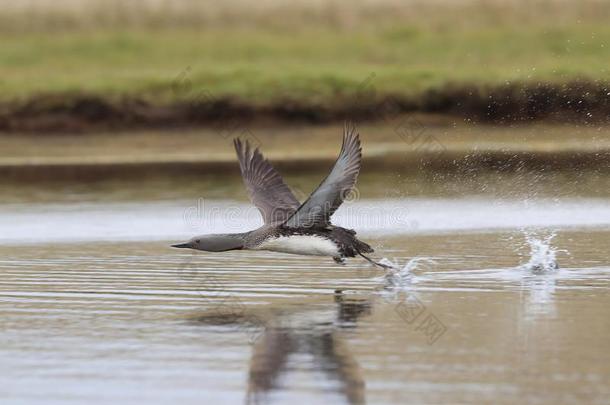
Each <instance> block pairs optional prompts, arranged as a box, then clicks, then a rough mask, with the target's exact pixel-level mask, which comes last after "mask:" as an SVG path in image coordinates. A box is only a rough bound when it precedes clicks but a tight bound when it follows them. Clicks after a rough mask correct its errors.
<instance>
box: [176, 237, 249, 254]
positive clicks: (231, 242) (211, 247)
mask: <svg viewBox="0 0 610 405" xmlns="http://www.w3.org/2000/svg"><path fill="white" fill-rule="evenodd" d="M172 247H175V248H188V249H196V250H204V251H206V252H226V251H227V250H237V249H243V247H244V239H243V235H242V234H210V235H201V236H195V237H194V238H191V239H190V240H189V241H188V242H184V243H178V244H175V245H172Z"/></svg>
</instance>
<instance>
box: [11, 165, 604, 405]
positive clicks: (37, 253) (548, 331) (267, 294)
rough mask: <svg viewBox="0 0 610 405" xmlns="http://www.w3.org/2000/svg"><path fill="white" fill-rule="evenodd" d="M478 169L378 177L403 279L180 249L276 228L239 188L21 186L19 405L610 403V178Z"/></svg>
mask: <svg viewBox="0 0 610 405" xmlns="http://www.w3.org/2000/svg"><path fill="white" fill-rule="evenodd" d="M465 177H467V176H465ZM465 177H461V178H460V177H458V178H453V179H447V178H444V179H440V180H438V179H431V178H419V177H415V178H413V177H406V178H404V177H403V180H404V181H394V182H393V183H392V182H390V180H387V179H386V178H385V177H383V176H381V177H380V176H373V175H371V176H370V177H367V176H363V179H362V181H361V183H360V185H359V189H358V193H357V194H356V195H355V196H354V199H353V201H350V202H348V203H346V204H345V205H344V206H343V207H342V208H341V210H340V211H339V212H338V213H337V215H336V218H335V222H336V223H337V224H340V225H345V226H350V227H354V228H356V229H357V230H358V232H359V235H360V237H361V238H362V239H363V240H365V241H367V242H369V243H370V244H372V245H373V246H374V247H375V248H376V250H377V252H376V253H375V257H376V258H378V259H381V258H386V259H388V260H390V261H392V262H393V263H394V264H395V266H396V271H394V272H391V273H388V274H386V273H384V272H382V271H379V270H378V269H376V268H372V267H371V266H370V265H368V264H367V263H366V262H365V261H363V260H361V259H351V260H349V261H348V263H347V265H345V266H340V265H337V264H335V263H334V262H333V261H332V260H330V259H326V258H316V257H300V256H291V255H283V254H275V253H269V252H247V251H243V252H230V253H223V254H215V253H197V252H190V251H184V250H176V249H171V248H169V244H170V243H175V242H177V241H181V240H183V239H185V238H187V237H190V236H192V235H194V234H196V233H198V232H199V233H203V232H218V231H224V232H227V231H228V232H231V231H241V230H246V229H249V228H252V227H255V226H257V225H258V224H259V223H260V219H259V218H258V217H257V215H258V214H257V212H256V210H254V209H253V208H252V207H250V206H249V205H248V204H247V203H246V202H245V201H244V200H243V191H241V185H240V183H239V180H238V179H233V180H232V181H230V182H225V181H224V180H223V181H216V182H215V181H213V180H210V179H201V181H200V183H198V182H197V181H195V180H193V179H190V180H189V181H184V182H182V183H181V182H173V181H170V180H167V179H166V180H159V181H153V182H148V181H143V182H133V183H120V182H119V183H108V184H105V183H104V184H97V185H89V186H79V185H74V184H51V185H49V184H45V185H38V186H31V185H30V186H10V187H6V188H4V189H3V190H2V195H3V197H4V199H3V201H4V203H2V204H0V274H1V275H2V277H1V278H0V315H1V318H0V319H1V333H0V370H1V373H0V398H2V403H36V402H40V403H42V402H44V403H109V402H111V401H114V402H117V403H122V404H125V403H145V402H147V403H169V402H178V401H179V402H180V403H189V404H190V403H204V402H205V403H243V402H245V401H246V402H249V403H288V402H291V403H315V402H321V401H328V403H355V404H359V403H365V402H368V403H388V404H393V403H422V404H438V403H506V404H512V403H515V402H517V401H520V402H523V403H536V404H547V403H548V404H556V403H566V404H567V403H590V404H608V403H610V313H609V308H610V254H609V252H608V251H609V247H610V197H609V195H608V189H607V188H606V186H607V185H608V176H607V174H604V175H599V174H591V175H590V176H580V177H579V179H575V178H574V177H573V175H571V174H570V173H564V174H558V173H551V174H546V175H545V174H543V175H539V174H532V173H530V174H521V175H519V176H515V175H508V174H496V175H485V176H484V175H477V176H474V177H473V178H472V179H470V180H469V179H467V178H465ZM315 178H317V179H318V180H319V177H317V176H313V177H312V179H309V178H293V179H290V182H291V184H294V183H296V184H299V185H300V186H302V188H303V189H305V190H309V189H310V188H311V186H312V185H315V182H316V181H317V180H316V179H315ZM379 179H382V180H379ZM293 182H294V183H293ZM387 190H390V191H387ZM459 190H461V192H459ZM554 263H557V264H558V265H559V268H557V269H555V268H554V267H555V266H554ZM331 401H333V402H331Z"/></svg>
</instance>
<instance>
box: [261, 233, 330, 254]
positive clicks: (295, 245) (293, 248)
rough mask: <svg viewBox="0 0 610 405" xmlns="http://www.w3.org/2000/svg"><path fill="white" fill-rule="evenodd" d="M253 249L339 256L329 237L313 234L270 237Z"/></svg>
mask: <svg viewBox="0 0 610 405" xmlns="http://www.w3.org/2000/svg"><path fill="white" fill-rule="evenodd" d="M255 249H257V250H271V251H274V252H283V253H295V254H299V255H311V256H333V257H335V256H339V247H338V246H337V244H336V243H334V242H333V241H331V240H330V239H326V238H323V237H321V236H315V235H291V236H280V237H278V238H270V239H267V240H266V241H264V242H263V243H262V244H260V245H259V246H258V247H256V248H255Z"/></svg>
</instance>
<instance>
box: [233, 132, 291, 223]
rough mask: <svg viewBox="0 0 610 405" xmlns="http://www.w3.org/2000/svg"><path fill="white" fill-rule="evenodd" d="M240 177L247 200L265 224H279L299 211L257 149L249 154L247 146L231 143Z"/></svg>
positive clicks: (278, 177)
mask: <svg viewBox="0 0 610 405" xmlns="http://www.w3.org/2000/svg"><path fill="white" fill-rule="evenodd" d="M233 143H234V145H235V151H236V152H237V158H238V160H239V167H240V169H241V175H242V178H243V179H244V184H245V185H246V189H247V190H248V194H249V195H250V200H251V201H252V203H253V204H254V205H255V206H256V208H258V210H259V211H260V212H261V215H262V216H263V220H264V221H265V223H266V224H270V223H276V222H283V221H285V220H286V219H288V218H289V217H290V216H291V215H292V214H293V213H294V212H295V211H296V210H297V208H298V207H299V200H297V199H296V197H295V196H294V194H292V191H290V189H289V188H288V186H287V185H286V184H285V183H284V180H282V176H280V174H279V173H278V172H277V171H276V170H275V168H274V167H273V166H272V165H271V163H269V161H268V160H267V159H265V158H264V157H263V155H262V154H261V153H260V152H259V150H258V148H256V149H254V150H252V149H251V147H250V144H249V143H248V142H247V141H246V144H245V146H244V144H242V142H241V140H240V139H235V141H234V142H233Z"/></svg>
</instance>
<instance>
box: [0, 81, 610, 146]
mask: <svg viewBox="0 0 610 405" xmlns="http://www.w3.org/2000/svg"><path fill="white" fill-rule="evenodd" d="M407 113H433V114H444V115H447V116H451V117H456V118H459V119H467V120H470V121H473V122H481V123H491V124H496V125H510V124H512V123H517V122H521V123H523V122H530V121H540V120H548V121H552V122H567V123H577V124H608V123H610V86H609V85H608V83H605V82H597V81H584V80H583V81H573V82H569V83H565V84H553V83H537V84H509V85H503V86H495V87H494V86H487V87H486V86H475V85H447V86H445V87H443V88H440V89H434V90H428V91H426V92H423V93H422V94H420V95H419V96H414V97H407V96H400V95H392V94H387V95H380V94H376V93H374V92H372V93H367V92H366V89H364V90H363V92H362V94H357V95H355V96H354V95H351V96H349V97H341V96H338V97H337V99H336V100H334V101H329V102H326V103H320V104H315V103H308V102H302V101H297V100H289V99H281V100H278V101H276V102H271V103H268V104H263V105H254V104H252V103H248V102H245V101H243V100H240V99H238V98H233V97H217V98H210V97H198V96H196V95H193V97H190V98H189V97H186V99H185V100H181V101H175V102H168V103H155V102H151V101H150V100H147V99H145V98H141V97H137V96H120V97H115V96H113V97H110V96H108V97H106V96H100V95H96V94H81V93H66V94H45V95H38V96H32V97H30V98H29V99H26V100H20V101H4V102H0V132H3V133H9V134H10V133H18V132H28V133H41V134H44V133H57V132H73V133H87V132H94V131H100V130H130V129H149V128H157V129H158V128H180V127H198V126H199V127H219V128H220V129H222V128H223V127H224V128H228V127H231V126H241V125H244V124H253V123H260V122H263V123H267V124H269V123H271V124H273V123H277V124H278V125H282V124H290V123H304V124H325V123H331V122H338V121H343V120H345V119H351V120H355V121H359V122H362V121H382V120H384V119H389V118H392V117H395V116H398V115H401V114H407Z"/></svg>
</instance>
